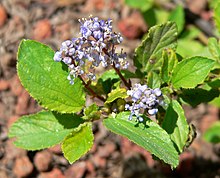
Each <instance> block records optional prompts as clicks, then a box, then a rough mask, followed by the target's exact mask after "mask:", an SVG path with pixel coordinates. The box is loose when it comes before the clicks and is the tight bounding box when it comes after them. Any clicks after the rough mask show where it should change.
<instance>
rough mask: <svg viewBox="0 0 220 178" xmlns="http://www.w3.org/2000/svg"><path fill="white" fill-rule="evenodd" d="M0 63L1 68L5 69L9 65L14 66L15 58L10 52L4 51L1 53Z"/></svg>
mask: <svg viewBox="0 0 220 178" xmlns="http://www.w3.org/2000/svg"><path fill="white" fill-rule="evenodd" d="M0 64H1V67H2V69H3V70H7V69H8V68H9V67H12V66H13V67H14V66H15V60H14V57H13V55H12V54H10V53H4V54H2V55H1V60H0Z"/></svg>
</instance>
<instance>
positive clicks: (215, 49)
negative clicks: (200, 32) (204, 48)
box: [208, 38, 220, 61]
mask: <svg viewBox="0 0 220 178" xmlns="http://www.w3.org/2000/svg"><path fill="white" fill-rule="evenodd" d="M208 49H209V51H210V53H211V54H212V56H213V57H214V59H216V60H218V61H220V43H218V41H217V39H216V38H209V41H208Z"/></svg>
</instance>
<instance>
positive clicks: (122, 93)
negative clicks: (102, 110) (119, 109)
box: [105, 88, 128, 104]
mask: <svg viewBox="0 0 220 178" xmlns="http://www.w3.org/2000/svg"><path fill="white" fill-rule="evenodd" d="M127 97H128V95H127V90H126V89H125V88H116V89H115V90H112V91H111V93H109V94H108V98H107V100H106V102H105V104H107V103H111V102H113V101H115V100H116V99H118V98H122V99H125V98H127Z"/></svg>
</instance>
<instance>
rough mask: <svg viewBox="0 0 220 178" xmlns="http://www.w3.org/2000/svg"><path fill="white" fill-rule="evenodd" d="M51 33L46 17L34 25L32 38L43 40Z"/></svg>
mask: <svg viewBox="0 0 220 178" xmlns="http://www.w3.org/2000/svg"><path fill="white" fill-rule="evenodd" d="M51 34H52V31H51V24H50V21H49V20H47V19H44V20H40V21H38V22H37V23H36V24H35V26H34V31H33V38H34V39H35V40H39V41H40V40H44V39H46V38H49V37H50V36H51Z"/></svg>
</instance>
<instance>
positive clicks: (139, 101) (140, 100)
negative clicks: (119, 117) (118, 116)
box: [125, 84, 163, 122]
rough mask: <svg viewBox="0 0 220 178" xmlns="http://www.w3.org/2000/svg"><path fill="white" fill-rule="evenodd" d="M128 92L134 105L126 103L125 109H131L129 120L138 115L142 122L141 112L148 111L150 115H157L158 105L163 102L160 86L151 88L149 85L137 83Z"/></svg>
mask: <svg viewBox="0 0 220 178" xmlns="http://www.w3.org/2000/svg"><path fill="white" fill-rule="evenodd" d="M127 94H128V95H129V96H131V99H132V105H129V104H126V105H125V109H126V110H130V111H131V114H130V116H129V120H132V117H133V116H136V117H137V119H138V120H139V121H140V122H143V118H142V117H141V116H140V114H143V113H144V112H145V111H146V112H147V113H148V114H149V115H155V114H156V113H157V112H158V106H159V105H162V104H163V96H162V92H161V90H160V89H159V88H156V89H151V88H149V87H148V86H147V85H141V84H135V86H134V87H133V88H132V89H131V90H128V91H127Z"/></svg>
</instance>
